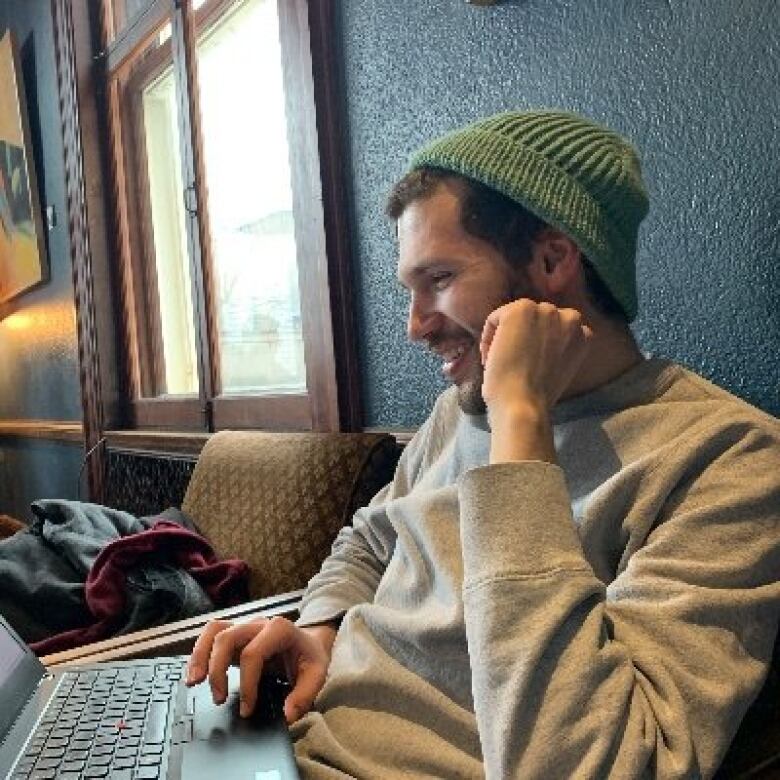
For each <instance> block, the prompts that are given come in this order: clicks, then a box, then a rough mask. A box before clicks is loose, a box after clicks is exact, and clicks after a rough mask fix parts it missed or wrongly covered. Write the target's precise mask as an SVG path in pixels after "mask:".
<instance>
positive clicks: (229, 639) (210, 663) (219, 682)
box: [187, 618, 268, 703]
mask: <svg viewBox="0 0 780 780" xmlns="http://www.w3.org/2000/svg"><path fill="white" fill-rule="evenodd" d="M267 623H268V620H266V619H265V618H259V619H257V620H252V621H248V622H246V623H240V624H238V625H234V624H233V623H231V622H230V621H227V620H213V621H210V622H209V623H208V624H207V625H206V627H205V628H204V629H203V631H202V633H201V635H200V636H199V637H198V639H197V641H196V642H195V646H194V647H193V649H192V654H191V655H190V660H189V663H188V665H187V685H197V684H198V683H201V682H203V680H205V679H206V676H207V675H208V680H209V686H210V687H211V694H212V697H213V698H214V701H215V702H216V703H221V702H223V701H224V700H225V698H226V697H227V670H228V667H229V666H230V664H231V663H232V662H233V659H234V658H235V657H236V655H237V654H238V653H239V652H240V651H241V650H242V649H243V648H244V647H245V646H246V645H248V644H249V643H250V642H251V641H252V639H253V638H254V637H255V636H256V635H257V634H258V633H259V632H261V631H262V630H263V628H264V627H265V626H266V624H267Z"/></svg>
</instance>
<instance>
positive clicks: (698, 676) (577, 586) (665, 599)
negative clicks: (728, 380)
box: [459, 436, 780, 780]
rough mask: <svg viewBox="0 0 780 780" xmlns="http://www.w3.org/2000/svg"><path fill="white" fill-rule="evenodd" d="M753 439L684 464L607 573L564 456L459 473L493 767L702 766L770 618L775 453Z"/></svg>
mask: <svg viewBox="0 0 780 780" xmlns="http://www.w3.org/2000/svg"><path fill="white" fill-rule="evenodd" d="M760 438H761V437H760V436H757V437H753V440H752V441H749V440H748V441H742V442H740V443H739V444H738V445H735V446H733V447H731V448H730V449H728V450H727V451H726V452H722V453H720V455H719V456H718V457H717V458H716V463H715V465H714V466H711V467H702V470H701V471H700V473H698V474H696V475H691V474H686V475H685V476H684V478H683V479H682V480H681V481H680V483H679V486H678V489H677V490H676V491H674V493H673V494H671V495H669V496H667V497H666V499H665V501H664V503H663V505H662V507H661V508H660V509H659V510H658V518H657V522H656V523H655V524H654V526H653V528H652V530H651V531H650V533H649V534H648V536H647V538H646V539H645V543H644V544H643V545H642V546H641V547H640V548H639V549H638V550H637V551H635V552H634V553H633V555H631V557H630V559H629V561H628V563H627V565H626V566H625V567H624V568H623V569H622V570H621V571H620V572H619V573H618V575H617V577H616V578H615V579H614V580H613V581H612V582H611V583H609V584H608V585H605V583H604V582H602V581H601V580H600V579H598V578H597V577H596V576H595V575H594V573H593V571H592V569H591V567H590V565H589V564H588V562H587V560H586V558H585V556H584V553H583V550H582V547H581V543H580V539H579V535H578V533H577V529H576V526H575V523H574V521H573V517H572V513H571V507H570V497H569V494H568V491H567V486H566V483H565V480H564V476H563V472H562V471H561V469H560V468H559V467H557V466H554V465H551V464H548V463H541V462H522V463H505V464H496V465H492V466H486V467H482V468H478V469H474V470H472V471H470V472H467V473H466V474H465V475H464V476H463V477H462V479H461V481H460V483H459V498H460V512H461V537H462V544H463V557H464V584H463V598H464V612H465V623H466V635H467V641H468V648H469V656H470V659H471V666H472V679H473V682H472V685H473V694H474V706H475V711H476V716H477V725H478V728H479V733H480V740H481V744H482V750H483V756H484V762H485V771H486V776H487V777H488V778H523V780H527V779H530V778H549V777H577V778H594V779H598V780H603V779H604V778H620V779H621V780H628V779H629V778H644V777H657V778H699V777H710V776H712V774H713V773H714V772H715V770H716V769H717V767H718V764H719V763H720V761H721V760H722V758H723V755H724V753H725V751H726V749H727V747H728V745H729V743H730V741H731V739H732V738H733V735H734V733H735V732H736V729H737V727H738V725H739V722H740V720H741V718H742V716H743V715H744V713H745V711H746V710H747V708H748V706H749V704H750V703H751V701H752V700H753V698H755V696H756V694H757V693H758V691H759V689H760V687H761V684H762V682H763V679H764V677H765V675H766V672H767V669H768V666H769V662H770V659H771V655H772V648H773V643H774V640H775V636H776V633H777V622H778V603H779V602H780V589H779V588H778V583H777V581H776V580H777V577H778V574H779V573H780V533H779V532H780V486H779V485H778V478H777V469H776V467H777V460H778V451H779V450H778V448H777V446H776V443H773V445H772V447H770V448H769V449H767V448H765V447H763V446H762V444H761V443H760V441H758V440H759V439H760ZM765 444H766V442H764V445H765ZM728 475H731V476H728ZM616 543H617V540H616Z"/></svg>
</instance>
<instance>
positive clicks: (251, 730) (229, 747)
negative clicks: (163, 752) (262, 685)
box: [182, 669, 298, 780]
mask: <svg viewBox="0 0 780 780" xmlns="http://www.w3.org/2000/svg"><path fill="white" fill-rule="evenodd" d="M228 690H229V693H228V698H227V701H226V702H225V703H224V704H221V705H215V704H214V703H213V701H212V699H211V691H210V689H209V687H208V685H206V684H202V685H198V686H196V687H195V688H193V689H190V690H189V691H188V692H187V711H188V715H189V713H191V717H192V731H191V732H190V733H191V740H190V741H186V742H185V743H184V744H183V745H182V748H183V753H182V778H183V780H191V779H192V780H200V778H204V780H205V778H209V780H213V778H219V780H232V778H246V780H297V778H298V772H297V769H296V765H295V757H294V755H293V750H292V743H291V740H290V735H289V733H288V731H287V724H286V723H285V722H284V718H283V717H280V714H279V712H278V706H273V704H274V703H273V702H271V701H270V700H269V698H268V694H267V689H266V690H265V691H261V693H260V696H259V701H258V708H257V709H258V713H257V714H256V715H252V717H250V718H242V717H240V716H239V714H238V706H239V695H238V670H237V669H231V670H230V674H229V680H228ZM269 710H270V711H269ZM187 730H189V729H187ZM188 736H189V735H188ZM185 739H186V737H185Z"/></svg>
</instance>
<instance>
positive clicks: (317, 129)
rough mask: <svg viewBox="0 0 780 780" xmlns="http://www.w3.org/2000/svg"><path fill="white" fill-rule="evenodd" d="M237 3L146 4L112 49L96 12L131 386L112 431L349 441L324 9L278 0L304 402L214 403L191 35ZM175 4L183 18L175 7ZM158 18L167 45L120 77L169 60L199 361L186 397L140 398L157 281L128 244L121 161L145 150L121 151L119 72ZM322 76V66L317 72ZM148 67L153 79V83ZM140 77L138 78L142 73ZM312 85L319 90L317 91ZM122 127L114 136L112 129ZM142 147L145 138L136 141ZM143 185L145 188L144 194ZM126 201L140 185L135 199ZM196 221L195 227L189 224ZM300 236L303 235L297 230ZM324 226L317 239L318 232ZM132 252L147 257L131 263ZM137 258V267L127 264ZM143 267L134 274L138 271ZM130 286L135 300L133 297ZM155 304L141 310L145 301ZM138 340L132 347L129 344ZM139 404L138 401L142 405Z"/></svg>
mask: <svg viewBox="0 0 780 780" xmlns="http://www.w3.org/2000/svg"><path fill="white" fill-rule="evenodd" d="M234 2H236V0H207V2H206V3H205V4H204V5H203V6H202V7H201V8H199V9H198V11H196V12H192V11H190V7H189V3H187V2H182V3H179V2H178V0H152V1H151V2H150V4H149V6H148V8H147V9H146V11H145V12H144V13H143V14H142V15H141V16H140V17H139V19H137V20H136V21H135V22H134V23H133V24H132V25H131V27H130V28H129V29H128V30H125V31H124V32H123V34H122V36H121V37H120V38H117V39H115V40H112V41H111V42H110V43H109V42H108V41H109V36H110V35H111V34H112V28H111V26H112V19H111V18H110V17H111V13H110V11H109V7H110V6H111V3H110V0H106V2H105V3H104V15H103V20H102V21H103V45H104V51H105V53H106V57H105V62H106V74H107V89H106V104H105V105H106V113H107V116H108V119H109V121H108V124H109V128H110V133H109V150H110V153H109V157H110V159H111V161H112V162H111V168H110V171H111V175H110V179H111V182H112V184H113V187H112V189H111V192H112V195H113V198H114V202H115V204H119V203H123V205H122V207H121V208H117V217H116V230H115V231H114V239H115V241H114V243H115V250H116V254H117V256H119V257H123V258H126V259H125V261H124V262H123V263H122V269H121V272H120V285H119V286H120V290H121V294H120V296H119V297H120V307H121V311H122V319H123V322H124V325H125V329H124V333H123V339H124V354H125V355H126V359H125V361H124V362H125V366H124V367H123V368H124V375H125V380H126V381H125V384H126V386H127V387H128V388H129V395H130V396H131V398H130V399H129V403H128V404H127V405H126V407H125V408H126V409H127V414H126V416H125V419H124V420H123V421H119V425H116V424H114V425H112V426H111V427H113V428H155V429H166V428H168V429H174V430H186V429H190V430H207V431H208V430H219V429H223V428H273V429H278V430H308V429H312V430H356V429H359V427H360V416H361V415H360V404H359V395H358V387H359V382H358V379H357V367H356V359H355V357H356V349H355V345H354V326H353V317H354V314H353V312H352V311H351V309H350V307H349V300H350V297H351V295H350V287H351V285H350V279H349V276H350V263H349V257H348V246H349V237H348V228H347V223H346V219H345V211H346V208H345V202H344V196H343V190H344V186H343V181H342V180H341V176H342V170H343V167H342V165H341V158H342V154H341V147H340V140H339V130H338V127H337V124H338V114H339V113H340V110H339V107H338V105H337V103H338V98H337V95H338V90H337V87H336V82H337V79H338V74H337V72H336V70H337V68H336V65H335V60H334V58H333V53H332V51H331V45H332V44H331V40H332V39H331V38H330V37H329V32H330V29H331V28H332V25H333V16H334V8H333V5H332V2H330V0H328V1H327V2H323V0H276V2H277V10H278V14H279V25H280V37H281V41H280V43H281V47H282V51H283V55H284V56H283V77H284V82H285V96H286V111H287V120H288V143H289V147H290V149H291V150H295V153H294V154H291V177H292V183H293V213H294V215H295V226H296V227H295V237H296V246H297V252H298V273H299V285H300V290H301V315H302V328H303V339H304V354H305V364H306V384H307V391H306V392H305V393H300V394H279V395H262V396H251V395H236V394H229V393H223V392H221V388H220V385H219V376H218V365H219V359H218V339H217V327H216V321H217V320H216V312H215V310H214V302H213V296H212V295H211V291H212V290H213V287H212V286H211V283H210V282H211V279H212V278H213V272H212V258H211V256H210V241H209V236H208V233H207V230H208V216H207V214H206V197H205V192H206V191H205V172H204V166H203V148H202V142H201V140H200V132H199V125H198V117H199V115H198V110H197V94H198V90H197V73H196V71H197V68H196V66H195V63H194V59H195V54H194V52H195V46H194V42H195V40H196V37H197V35H198V34H200V33H201V31H203V30H204V29H205V28H206V27H208V26H209V25H210V24H212V23H214V21H216V20H218V19H219V18H220V17H221V15H222V14H223V13H224V12H225V11H226V10H227V9H228V8H229V7H230V6H231V5H233V3H234ZM178 6H181V7H178ZM168 19H170V20H171V22H172V36H171V38H170V40H169V41H168V42H167V44H166V45H169V46H170V47H171V51H172V52H174V53H173V55H172V56H170V57H169V55H168V54H166V53H158V52H163V51H164V49H165V46H161V47H160V48H159V49H158V50H157V51H155V53H154V54H153V55H150V56H149V64H148V65H147V64H145V65H144V66H143V67H142V68H140V69H138V70H137V71H136V72H135V74H134V75H133V76H132V77H131V78H144V79H148V78H150V77H151V76H150V74H151V73H154V72H161V70H162V68H164V67H167V64H168V63H171V62H173V66H174V74H175V77H176V79H177V86H178V88H179V94H180V96H181V98H182V102H181V103H180V106H179V109H180V112H182V116H181V117H180V125H181V126H183V127H182V130H181V132H183V133H184V134H185V135H187V136H188V137H190V138H193V139H194V141H193V143H192V144H184V145H183V152H182V153H183V154H185V157H186V159H185V160H184V165H183V168H184V172H183V177H182V178H183V181H184V182H185V189H186V188H187V187H191V193H190V194H191V197H192V203H191V204H189V206H190V208H191V209H192V210H193V211H194V212H196V214H194V215H191V217H190V219H188V223H189V224H188V230H187V234H188V243H189V250H190V251H189V254H190V262H191V269H190V271H191V274H192V276H193V289H194V296H193V297H194V300H193V309H194V310H195V312H196V317H195V319H196V328H195V330H196V350H197V354H198V357H199V392H198V394H197V396H177V397H170V396H161V397H149V394H150V391H153V390H154V389H155V387H159V376H160V372H161V370H162V361H161V348H162V344H161V343H160V340H159V337H156V334H158V333H159V321H155V316H157V317H159V314H157V313H156V312H157V304H156V278H155V277H156V272H155V270H154V269H155V265H154V261H153V260H152V261H151V262H150V261H149V257H152V255H150V254H149V249H150V236H149V235H148V234H147V235H146V236H143V235H142V236H141V237H140V239H139V237H138V235H137V234H138V231H139V229H140V227H139V226H141V225H143V224H147V225H148V224H149V222H148V220H144V219H139V216H141V214H140V213H139V212H141V210H142V209H143V208H144V206H143V205H142V204H141V203H138V202H136V203H133V202H132V201H133V199H132V198H127V197H126V196H125V195H124V193H127V192H129V191H133V185H134V184H136V183H135V182H133V181H132V178H131V177H132V175H133V173H132V172H133V171H144V170H145V167H144V166H139V165H138V164H135V165H130V164H129V163H128V155H129V154H134V155H138V154H139V153H143V150H138V149H131V148H129V146H130V142H129V141H128V138H130V137H132V135H133V134H132V133H129V132H128V130H129V129H130V128H128V127H127V123H128V122H129V121H132V119H131V117H132V114H133V112H131V111H127V110H126V106H125V107H124V108H125V110H124V111H123V110H122V109H121V108H120V106H119V82H118V80H117V78H118V74H120V73H121V72H122V69H123V68H127V66H128V63H130V62H132V61H134V60H135V59H137V58H138V57H139V54H140V53H141V52H143V49H144V44H145V42H146V41H148V40H149V36H150V35H151V34H152V33H153V32H154V31H156V30H159V28H160V27H161V26H162V24H164V23H165V21H167V20H168ZM323 65H324V66H325V67H323ZM155 67H157V68H158V71H155ZM141 74H143V75H141ZM315 75H316V79H315ZM117 128H119V129H117ZM136 135H137V137H139V138H143V133H141V134H140V135H138V134H136ZM141 184H143V183H142V182H141ZM135 191H136V192H137V191H138V190H137V187H136V188H135ZM197 215H204V218H203V219H198V218H197ZM303 225H306V226H307V228H306V229H305V230H304V229H303V228H302V226H303ZM326 227H327V234H326ZM131 245H134V246H139V245H140V246H146V247H147V249H146V258H145V260H144V261H143V262H139V260H138V258H137V253H132V252H130V251H129V248H130V246H131ZM134 255H136V256H135V259H133V260H128V259H127V258H132V257H133V256H134ZM139 266H140V267H139ZM139 280H141V284H142V290H143V292H142V293H141V294H139V289H138V288H139ZM147 295H154V296H155V305H154V306H150V305H149V302H148V301H147V300H145V299H144V296H147ZM139 333H140V336H139V335H137V334H139ZM145 396H146V397H145Z"/></svg>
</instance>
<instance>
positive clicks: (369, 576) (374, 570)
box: [296, 404, 439, 626]
mask: <svg viewBox="0 0 780 780" xmlns="http://www.w3.org/2000/svg"><path fill="white" fill-rule="evenodd" d="M438 406H439V404H437V407H435V409H436V408H438ZM435 409H434V411H435ZM432 418H433V415H432V417H431V418H428V420H427V421H426V422H425V423H424V424H423V425H422V426H421V427H420V428H419V430H418V431H417V433H416V434H415V435H414V437H413V438H412V440H411V441H410V442H409V444H407V445H406V447H405V448H404V451H403V453H402V454H401V458H400V460H399V461H398V466H397V467H396V470H395V474H394V476H393V481H392V482H391V483H390V484H388V485H386V486H385V487H384V488H382V490H380V491H379V493H377V494H376V496H374V498H373V499H372V500H371V503H370V504H369V505H368V506H367V507H363V508H361V509H359V510H358V511H357V512H356V513H355V515H354V517H353V518H352V524H351V525H347V526H344V527H343V528H342V529H341V530H340V531H339V533H338V535H337V536H336V539H335V541H334V542H333V547H332V549H331V552H330V555H329V556H328V557H327V558H326V559H325V561H324V563H323V564H322V567H321V569H320V571H319V572H318V573H317V574H316V575H315V576H314V577H312V579H311V580H309V583H308V585H307V587H306V592H305V593H304V596H303V601H302V605H301V610H300V616H299V618H298V620H297V621H296V622H297V624H298V625H299V626H310V625H314V624H316V623H323V622H325V621H329V620H338V619H340V618H341V617H343V616H344V614H345V613H346V612H347V610H348V609H349V608H350V607H353V606H355V605H356V604H362V603H365V602H370V601H372V600H373V598H374V594H375V593H376V589H377V588H378V586H379V582H380V580H381V579H382V575H383V574H384V572H385V569H386V568H387V564H388V562H389V560H390V558H391V556H392V554H393V550H394V549H395V543H396V530H395V527H394V526H393V523H392V521H391V519H390V518H389V517H388V514H387V507H388V505H389V504H390V502H391V501H393V500H394V499H396V498H400V497H401V496H404V495H406V494H408V493H409V491H410V490H411V489H412V487H413V486H414V484H415V482H416V481H417V479H418V478H419V474H420V472H421V470H422V469H423V463H424V461H425V460H426V459H427V456H428V453H427V449H428V440H429V436H428V433H429V430H430V428H431V427H432Z"/></svg>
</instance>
